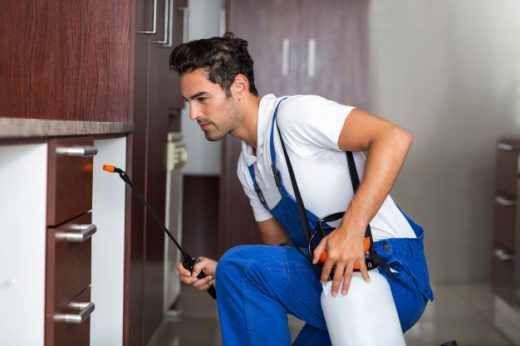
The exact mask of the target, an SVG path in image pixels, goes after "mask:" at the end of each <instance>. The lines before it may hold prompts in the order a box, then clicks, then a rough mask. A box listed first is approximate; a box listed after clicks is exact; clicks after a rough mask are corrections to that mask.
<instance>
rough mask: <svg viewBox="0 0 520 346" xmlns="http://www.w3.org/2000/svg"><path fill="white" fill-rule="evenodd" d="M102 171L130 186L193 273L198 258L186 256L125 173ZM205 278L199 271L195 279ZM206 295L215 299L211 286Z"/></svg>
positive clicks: (104, 167)
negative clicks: (116, 175) (114, 175)
mask: <svg viewBox="0 0 520 346" xmlns="http://www.w3.org/2000/svg"><path fill="white" fill-rule="evenodd" d="M103 170H105V171H107V172H109V173H118V174H119V177H121V179H123V181H124V182H125V183H127V184H128V186H130V189H131V190H132V192H133V193H134V194H135V196H136V197H137V198H138V199H139V201H140V202H141V203H142V204H143V205H144V206H145V207H146V209H147V210H148V212H149V213H150V215H151V216H152V219H153V220H154V221H155V223H156V224H157V225H159V226H160V227H161V228H162V230H163V231H164V232H165V233H166V235H168V237H169V238H170V240H171V241H172V242H173V244H175V246H176V247H177V249H179V251H180V252H181V254H182V265H183V267H184V268H186V269H188V270H189V271H190V272H192V273H193V266H194V265H195V264H197V263H198V262H200V259H199V258H198V257H195V258H194V257H191V256H190V254H188V253H187V252H186V251H185V250H184V249H183V248H182V247H181V245H180V244H179V243H178V242H177V240H175V238H174V237H173V235H172V234H171V232H170V231H169V230H168V229H167V228H166V226H165V225H164V223H163V222H162V221H161V218H160V217H159V215H157V213H156V212H155V210H154V209H153V208H152V206H151V205H150V204H148V202H147V201H146V200H145V199H144V196H143V194H142V193H141V192H139V190H138V189H137V188H136V187H135V185H134V183H133V182H132V180H130V177H128V175H127V174H126V172H125V171H123V170H122V169H121V168H117V167H115V166H111V165H103ZM205 277H206V274H204V272H203V271H201V272H200V273H199V275H198V276H197V278H199V279H203V278H205ZM208 293H209V295H210V296H211V297H213V299H217V291H216V290H215V287H213V286H211V287H210V288H209V289H208Z"/></svg>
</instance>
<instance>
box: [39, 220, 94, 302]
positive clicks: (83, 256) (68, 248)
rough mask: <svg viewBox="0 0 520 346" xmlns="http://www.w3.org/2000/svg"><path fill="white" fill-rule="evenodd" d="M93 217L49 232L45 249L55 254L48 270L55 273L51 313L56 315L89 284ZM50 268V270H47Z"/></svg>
mask: <svg viewBox="0 0 520 346" xmlns="http://www.w3.org/2000/svg"><path fill="white" fill-rule="evenodd" d="M91 219H92V215H91V214H90V213H87V214H84V215H82V216H80V217H78V218H76V219H74V220H72V221H70V222H67V223H66V224H64V225H61V226H59V227H56V228H49V229H48V231H47V243H48V244H49V245H48V247H47V249H48V250H49V253H50V254H52V253H54V258H49V260H50V262H49V263H48V264H47V268H48V270H49V269H50V270H51V271H54V278H48V279H50V280H52V279H54V280H53V281H54V283H53V286H54V309H55V310H56V311H58V310H59V309H61V308H62V307H63V306H65V305H66V304H67V303H68V302H70V301H71V300H72V298H74V297H75V296H76V295H78V294H79V293H80V292H81V291H83V290H84V289H85V288H86V287H88V286H89V285H90V283H91V267H90V263H91V253H92V240H91V239H90V237H91V236H92V235H93V233H94V232H95V231H96V227H95V225H93V224H92V223H91ZM50 266H53V268H50Z"/></svg>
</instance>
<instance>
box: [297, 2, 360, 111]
mask: <svg viewBox="0 0 520 346" xmlns="http://www.w3.org/2000/svg"><path fill="white" fill-rule="evenodd" d="M368 6H369V2H368V1H365V0H322V1H315V0H301V15H300V16H299V21H300V23H299V28H300V30H301V34H300V35H299V38H300V39H301V41H300V43H301V45H302V47H301V52H300V54H301V55H300V57H299V59H298V68H299V75H300V76H301V82H300V87H299V90H298V93H300V94H317V95H321V96H323V97H326V98H328V99H331V100H334V101H336V102H339V103H343V104H348V105H353V106H356V107H361V108H365V109H366V108H367V107H368ZM310 40H314V42H315V54H314V64H313V65H314V75H313V76H310V75H309V66H310V64H311V63H312V61H310V60H312V58H311V56H310V52H309V41H310Z"/></svg>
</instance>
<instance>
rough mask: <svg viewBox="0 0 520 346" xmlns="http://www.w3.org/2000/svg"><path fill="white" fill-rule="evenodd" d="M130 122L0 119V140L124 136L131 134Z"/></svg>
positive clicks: (131, 126)
mask: <svg viewBox="0 0 520 346" xmlns="http://www.w3.org/2000/svg"><path fill="white" fill-rule="evenodd" d="M133 130H134V124H133V123H132V122H103V121H80V120H43V119H25V118H24V119H20V118H5V117H0V139H14V138H34V137H59V136H79V135H101V134H119V133H121V134H124V133H128V132H132V131H133Z"/></svg>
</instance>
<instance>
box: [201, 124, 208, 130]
mask: <svg viewBox="0 0 520 346" xmlns="http://www.w3.org/2000/svg"><path fill="white" fill-rule="evenodd" d="M199 125H200V128H201V129H202V130H207V129H209V127H210V126H211V124H210V123H199Z"/></svg>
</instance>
